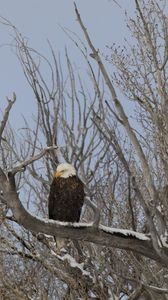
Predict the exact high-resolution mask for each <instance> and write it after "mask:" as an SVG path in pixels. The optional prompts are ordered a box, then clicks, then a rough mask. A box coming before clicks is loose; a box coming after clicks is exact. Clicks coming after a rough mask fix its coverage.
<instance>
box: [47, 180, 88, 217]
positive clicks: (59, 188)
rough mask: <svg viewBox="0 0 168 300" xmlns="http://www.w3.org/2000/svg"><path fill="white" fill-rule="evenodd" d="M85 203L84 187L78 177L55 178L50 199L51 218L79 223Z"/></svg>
mask: <svg viewBox="0 0 168 300" xmlns="http://www.w3.org/2000/svg"><path fill="white" fill-rule="evenodd" d="M83 202H84V186H83V183H82V181H81V180H80V179H79V178H78V177H77V176H70V177H68V178H61V177H58V178H57V177H54V179H53V182H52V184H51V187H50V194H49V198H48V210H49V218H50V219H53V220H58V221H63V222H79V219H80V214H81V210H82V206H83Z"/></svg>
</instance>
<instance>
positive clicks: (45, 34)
mask: <svg viewBox="0 0 168 300" xmlns="http://www.w3.org/2000/svg"><path fill="white" fill-rule="evenodd" d="M118 2H119V4H120V5H121V8H120V7H119V6H118V5H116V4H115V3H114V2H113V1H112V0H111V1H110V0H83V1H82V0H77V1H76V4H77V6H78V9H79V11H80V14H81V17H82V19H83V21H84V23H85V26H86V27H87V29H88V32H89V33H90V35H91V37H92V41H93V42H94V45H95V46H96V48H99V49H100V50H102V51H104V50H105V46H106V45H112V43H113V42H117V43H121V44H123V43H124V37H127V36H128V31H127V28H126V24H125V22H124V21H125V15H124V13H125V8H126V9H127V10H128V11H129V12H130V13H133V12H134V1H133V0H119V1H118ZM0 15H1V16H2V17H4V18H6V19H8V20H9V21H10V22H12V23H13V24H14V25H15V26H16V27H17V28H18V30H19V31H20V32H21V33H22V35H23V36H26V37H27V38H28V40H29V46H31V47H33V48H34V49H36V50H37V51H39V52H41V53H43V54H44V55H46V56H47V55H48V53H49V49H48V45H47V39H48V40H49V41H50V42H51V44H52V45H53V48H54V49H55V50H56V51H57V52H60V53H62V58H63V57H64V48H65V46H66V47H67V48H68V51H69V53H70V57H71V60H72V61H75V64H77V65H78V64H79V65H80V64H81V61H80V55H79V56H76V51H77V49H75V47H74V45H73V44H72V42H71V41H70V40H69V39H68V37H67V36H66V35H65V33H64V32H63V31H62V30H61V29H60V26H59V24H60V25H61V26H62V27H66V28H68V29H70V30H72V31H73V32H75V33H77V34H78V35H79V36H80V37H81V38H82V37H83V35H82V32H81V30H80V28H79V25H78V23H77V21H76V18H75V12H74V6H73V1H72V0H49V1H44V0H29V1H24V0H14V1H11V0H5V1H2V0H0ZM0 37H1V38H0V108H1V109H2V107H3V106H4V104H5V97H6V96H8V97H10V96H11V95H12V92H13V91H14V92H15V93H16V95H17V103H16V105H15V107H14V109H13V112H12V116H11V119H12V120H14V121H16V122H20V120H21V114H24V113H25V111H26V115H27V114H30V115H31V113H32V112H33V101H32V97H33V95H32V93H31V91H30V88H29V86H28V84H27V82H26V79H25V77H24V75H23V73H22V70H21V67H20V65H19V62H18V60H17V58H16V56H15V54H14V53H13V52H12V50H11V49H10V47H8V46H4V45H6V44H8V43H11V41H12V32H11V30H10V29H9V27H6V26H4V25H2V24H0ZM78 57H79V58H78ZM78 59H79V61H78ZM16 117H17V118H16Z"/></svg>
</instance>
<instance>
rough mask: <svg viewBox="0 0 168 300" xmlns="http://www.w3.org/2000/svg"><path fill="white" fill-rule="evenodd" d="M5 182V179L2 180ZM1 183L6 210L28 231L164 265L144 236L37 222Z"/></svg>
mask: <svg viewBox="0 0 168 300" xmlns="http://www.w3.org/2000/svg"><path fill="white" fill-rule="evenodd" d="M3 179H4V180H5V177H3ZM4 180H3V182H1V184H2V185H4V186H5V188H4V197H5V200H6V203H7V205H8V207H9V208H10V209H11V210H12V212H13V215H14V217H15V219H16V221H17V222H18V224H20V225H22V226H23V227H24V228H26V229H27V230H30V231H32V232H35V233H44V234H48V235H53V236H59V237H63V238H70V239H73V240H74V239H76V240H81V241H88V242H92V243H96V244H99V245H102V246H106V247H114V248H119V249H125V250H129V251H134V252H137V253H139V254H141V255H144V256H146V257H149V258H151V259H154V260H156V261H159V262H160V263H162V264H165V260H164V259H162V258H161V257H160V256H159V255H158V254H157V253H156V251H155V250H154V249H153V246H152V242H151V240H150V239H149V238H148V237H147V236H146V235H144V234H141V235H140V236H139V234H138V233H137V232H134V231H127V230H125V231H124V230H119V229H110V228H108V227H105V226H102V225H99V227H98V228H96V227H94V226H92V224H83V223H74V224H71V223H64V222H58V221H52V220H46V219H40V218H37V217H35V216H33V215H31V214H30V213H29V212H28V211H26V209H25V208H24V207H23V205H22V203H21V201H20V199H19V197H18V194H17V192H16V191H15V190H14V188H13V185H11V184H10V178H9V180H6V182H5V181H4ZM166 255H167V256H168V249H165V250H164V256H166Z"/></svg>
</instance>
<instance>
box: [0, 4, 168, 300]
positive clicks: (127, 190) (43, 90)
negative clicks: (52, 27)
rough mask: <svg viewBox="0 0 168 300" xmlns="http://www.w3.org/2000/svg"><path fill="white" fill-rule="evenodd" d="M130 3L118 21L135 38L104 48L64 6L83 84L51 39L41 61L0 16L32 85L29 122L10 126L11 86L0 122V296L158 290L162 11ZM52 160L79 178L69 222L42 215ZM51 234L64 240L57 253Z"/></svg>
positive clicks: (148, 294)
mask: <svg viewBox="0 0 168 300" xmlns="http://www.w3.org/2000/svg"><path fill="white" fill-rule="evenodd" d="M135 5H136V17H135V19H129V18H128V20H127V23H128V27H129V29H130V32H131V34H132V37H133V38H134V44H131V45H130V43H128V42H126V45H125V46H124V47H123V48H121V47H117V46H116V45H113V46H109V47H108V49H107V51H108V54H107V55H104V54H102V55H101V54H100V51H98V50H97V49H96V48H95V46H94V44H93V42H92V40H91V38H90V36H89V33H88V31H87V29H86V27H85V24H84V22H83V20H82V18H81V16H80V13H79V11H78V9H77V7H76V5H75V13H76V17H77V22H78V24H79V26H80V28H81V31H82V33H83V35H84V41H82V42H81V41H80V40H79V39H78V38H77V37H76V36H75V35H74V34H72V33H69V32H67V34H68V35H69V37H70V39H71V41H72V42H74V44H75V46H76V47H77V48H78V49H79V51H80V52H81V55H82V56H83V57H84V59H85V62H86V65H87V68H88V72H87V76H88V79H89V80H88V86H89V88H87V86H86V84H87V83H86V82H87V80H86V79H85V81H84V79H83V77H82V75H81V74H80V73H79V72H78V70H76V68H75V66H74V65H73V63H72V62H71V60H70V58H69V55H68V52H67V50H66V51H65V58H66V72H64V71H63V69H62V67H61V62H60V59H59V58H57V55H56V54H55V51H54V49H53V48H52V46H51V45H50V44H49V47H50V50H51V59H50V60H49V59H48V58H46V57H44V56H43V55H42V54H40V53H38V52H37V51H35V50H33V49H32V48H31V47H29V45H28V44H27V41H26V40H25V39H24V37H23V36H22V35H21V34H20V33H19V31H18V30H17V29H16V28H15V27H14V26H13V25H12V24H10V22H8V21H7V20H4V19H3V20H1V21H2V22H3V24H6V25H7V26H9V27H11V28H12V29H13V31H14V33H15V42H14V45H13V47H14V49H15V50H16V54H17V57H18V59H19V62H20V64H21V66H22V69H23V72H24V75H25V77H26V79H27V81H28V83H29V86H30V88H31V89H32V91H33V93H34V96H35V100H34V106H35V109H34V111H35V112H34V117H33V119H32V122H31V124H29V122H28V121H27V120H24V124H22V125H21V129H20V131H19V134H18V133H16V132H15V131H14V129H13V128H12V127H11V125H10V123H9V114H10V110H11V109H12V106H13V105H14V104H15V101H16V95H15V94H14V95H13V98H12V99H7V102H8V103H7V107H6V109H5V111H4V114H3V115H2V121H1V123H0V147H1V151H0V161H1V165H0V166H1V168H0V190H1V195H0V203H1V206H0V221H1V236H0V239H1V245H0V252H1V256H0V257H1V258H0V259H1V264H0V266H1V267H0V293H1V295H2V297H3V299H167V298H168V297H167V294H168V288H167V280H168V277H167V265H168V242H167V227H168V225H167V216H168V215H167V206H168V204H167V201H168V197H167V195H168V182H167V178H168V177H167V172H168V167H167V135H168V132H167V130H168V126H167V114H168V109H167V100H168V97H167V84H166V83H167V76H168V72H167V60H168V32H167V28H168V18H167V16H166V13H165V11H166V7H165V6H166V3H165V1H160V2H159V3H158V1H155V0H148V1H143V0H141V1H140V0H139V1H138V0H135ZM90 52H91V53H90ZM88 53H89V54H88ZM95 63H96V66H97V67H95ZM108 63H109V64H111V66H112V73H111V74H109V73H108V72H107V69H106V66H107V64H108ZM44 69H45V70H47V71H45V74H47V76H45V74H44V73H43V70H44ZM85 75H86V74H85ZM118 95H120V96H118ZM129 109H130V110H131V112H132V114H134V115H133V118H132V119H130V117H129V114H128V113H126V112H127V111H129ZM63 160H64V161H67V162H70V163H72V164H73V165H74V166H75V168H76V169H77V172H78V175H79V176H80V178H81V179H82V180H83V182H84V183H85V189H86V194H87V196H86V199H85V200H86V201H85V207H84V210H83V214H82V219H81V223H79V224H67V223H61V222H56V221H55V222H54V221H50V220H48V212H47V197H48V193H49V185H50V183H51V181H52V177H53V173H54V171H55V169H56V166H57V164H58V163H59V162H61V161H63ZM52 236H59V237H65V238H69V239H70V240H73V241H74V243H72V242H71V243H70V244H69V245H67V249H66V250H67V251H66V253H64V254H62V255H60V253H58V252H57V249H56V246H55V243H54V239H53V237H52ZM75 241H78V243H76V242H75Z"/></svg>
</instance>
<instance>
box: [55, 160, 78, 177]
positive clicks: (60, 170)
mask: <svg viewBox="0 0 168 300" xmlns="http://www.w3.org/2000/svg"><path fill="white" fill-rule="evenodd" d="M75 175H76V170H75V168H74V167H73V166H72V165H70V164H68V163H63V164H60V165H58V167H57V169H56V173H55V177H61V178H68V177H71V176H75Z"/></svg>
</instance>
